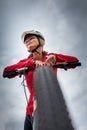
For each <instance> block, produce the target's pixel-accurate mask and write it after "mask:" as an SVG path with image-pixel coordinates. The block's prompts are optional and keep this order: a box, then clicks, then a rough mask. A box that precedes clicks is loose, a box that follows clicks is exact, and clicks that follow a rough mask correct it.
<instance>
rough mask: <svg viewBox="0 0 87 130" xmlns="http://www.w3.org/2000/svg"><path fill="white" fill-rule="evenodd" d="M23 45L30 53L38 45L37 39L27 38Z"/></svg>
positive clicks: (34, 37)
mask: <svg viewBox="0 0 87 130" xmlns="http://www.w3.org/2000/svg"><path fill="white" fill-rule="evenodd" d="M24 43H25V45H26V48H27V49H28V50H29V51H32V50H33V49H35V48H36V46H37V45H38V38H37V37H36V36H34V35H32V36H30V37H28V38H27V39H26V40H25V42H24Z"/></svg>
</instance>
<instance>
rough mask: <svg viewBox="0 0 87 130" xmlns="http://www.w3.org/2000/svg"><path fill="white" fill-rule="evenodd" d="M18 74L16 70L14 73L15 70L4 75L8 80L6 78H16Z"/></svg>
mask: <svg viewBox="0 0 87 130" xmlns="http://www.w3.org/2000/svg"><path fill="white" fill-rule="evenodd" d="M17 74H18V72H17V71H16V70H14V71H13V70H12V71H7V72H5V73H4V74H3V77H4V78H6V77H10V76H15V75H17Z"/></svg>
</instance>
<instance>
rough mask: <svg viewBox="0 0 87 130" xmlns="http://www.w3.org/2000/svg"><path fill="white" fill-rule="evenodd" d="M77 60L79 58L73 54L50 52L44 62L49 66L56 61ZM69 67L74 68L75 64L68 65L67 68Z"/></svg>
mask: <svg viewBox="0 0 87 130" xmlns="http://www.w3.org/2000/svg"><path fill="white" fill-rule="evenodd" d="M78 61H79V60H78V59H77V58H76V57H74V56H69V55H63V54H55V53H50V54H48V58H47V60H46V63H47V64H49V66H52V65H54V64H56V63H57V62H78ZM69 68H75V66H72V67H68V69H69Z"/></svg>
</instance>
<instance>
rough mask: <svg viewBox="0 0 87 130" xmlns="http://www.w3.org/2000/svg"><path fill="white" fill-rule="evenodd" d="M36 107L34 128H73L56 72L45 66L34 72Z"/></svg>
mask: <svg viewBox="0 0 87 130" xmlns="http://www.w3.org/2000/svg"><path fill="white" fill-rule="evenodd" d="M34 89H35V96H36V100H37V108H36V110H35V113H34V130H74V127H73V126H72V122H71V119H70V115H69V112H68V109H67V106H66V102H65V100H64V97H63V94H62V91H61V88H60V85H59V83H58V80H57V77H56V74H55V73H54V71H53V69H52V68H49V67H47V66H44V67H40V68H38V69H37V70H36V71H35V73H34Z"/></svg>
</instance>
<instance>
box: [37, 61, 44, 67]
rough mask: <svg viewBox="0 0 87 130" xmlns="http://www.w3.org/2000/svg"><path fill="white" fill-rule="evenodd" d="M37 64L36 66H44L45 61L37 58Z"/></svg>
mask: <svg viewBox="0 0 87 130" xmlns="http://www.w3.org/2000/svg"><path fill="white" fill-rule="evenodd" d="M35 65H36V68H38V67H41V66H44V65H45V64H44V62H42V61H40V60H36V61H35Z"/></svg>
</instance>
